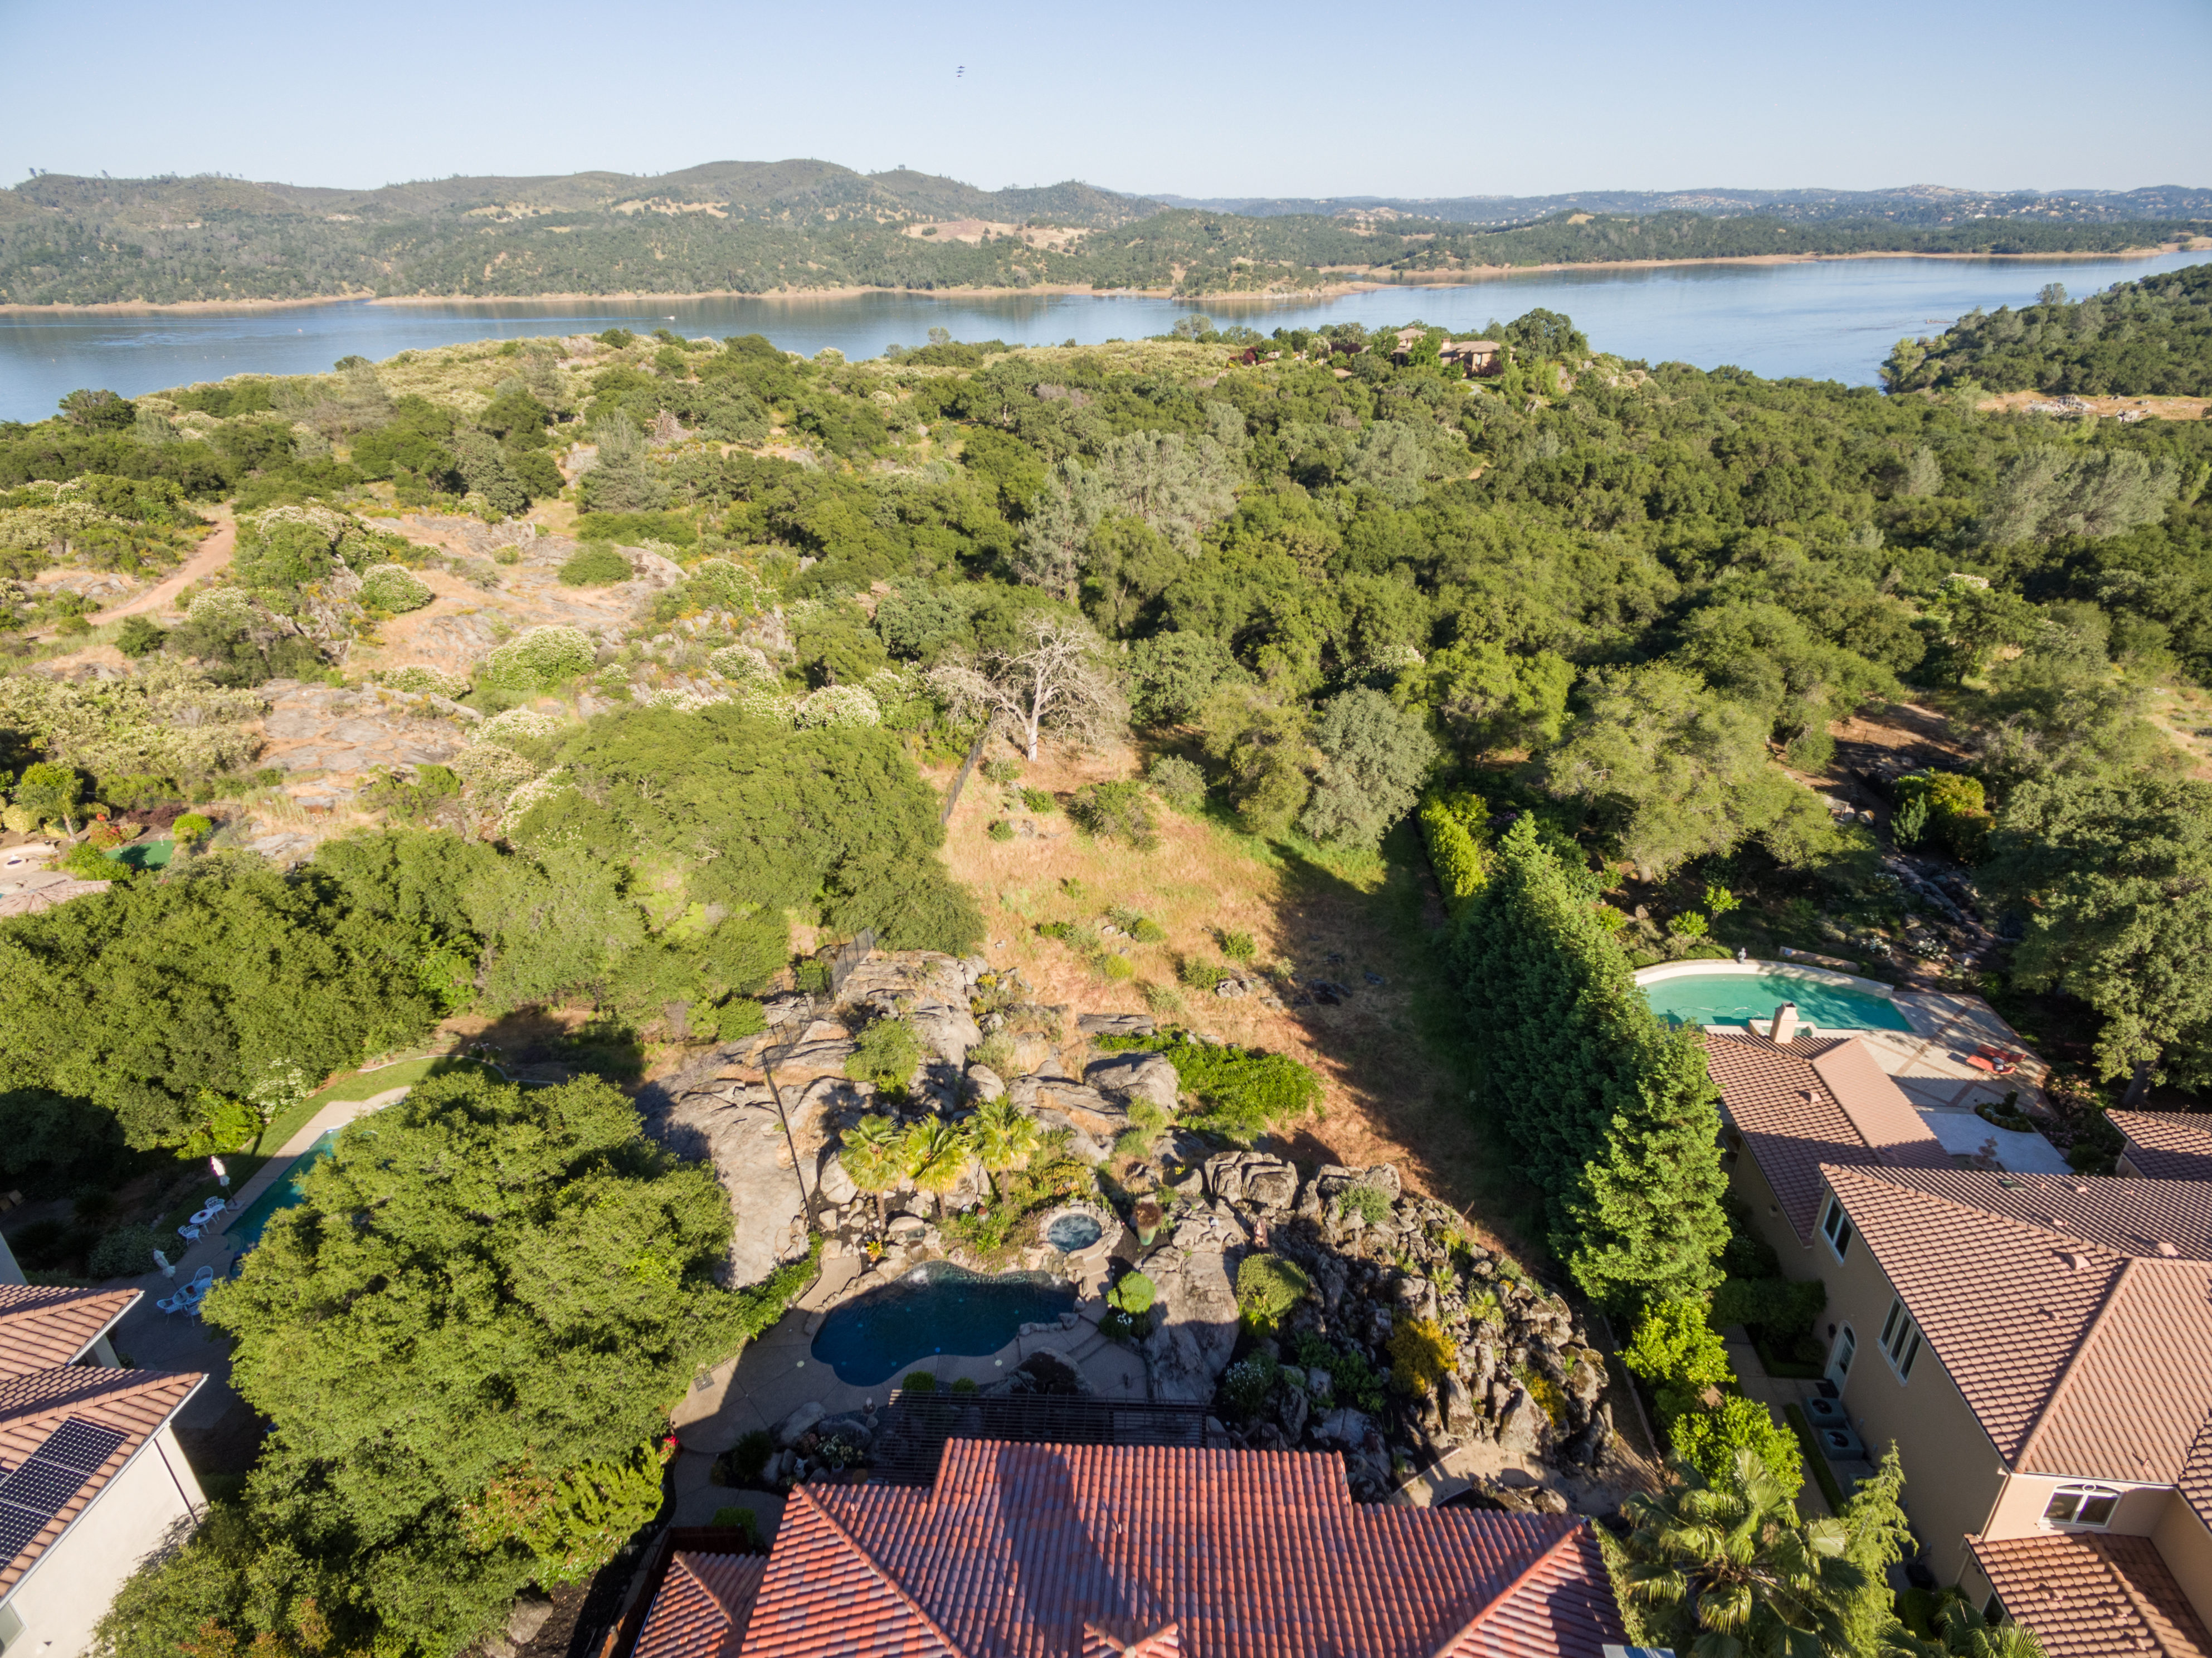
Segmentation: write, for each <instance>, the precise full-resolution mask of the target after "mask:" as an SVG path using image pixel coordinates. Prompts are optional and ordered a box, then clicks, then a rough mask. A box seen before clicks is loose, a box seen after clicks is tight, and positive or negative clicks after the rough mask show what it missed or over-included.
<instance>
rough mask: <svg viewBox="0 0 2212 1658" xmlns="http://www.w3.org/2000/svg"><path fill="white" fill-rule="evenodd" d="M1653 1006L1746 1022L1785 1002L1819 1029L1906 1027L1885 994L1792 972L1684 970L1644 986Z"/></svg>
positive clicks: (1662, 1012)
mask: <svg viewBox="0 0 2212 1658" xmlns="http://www.w3.org/2000/svg"><path fill="white" fill-rule="evenodd" d="M1644 996H1645V997H1646V998H1647V999H1649V1000H1650V1004H1651V1011H1653V1012H1654V1013H1656V1014H1657V1015H1658V1016H1659V1017H1661V1018H1662V1019H1664V1020H1666V1021H1667V1022H1668V1023H1670V1024H1744V1023H1747V1022H1748V1021H1750V1020H1752V1019H1771V1018H1772V1017H1774V1010H1775V1009H1776V1008H1778V1007H1779V1006H1780V1005H1782V1004H1783V1003H1784V1002H1795V1003H1796V1004H1797V1017H1798V1019H1799V1020H1800V1021H1801V1022H1802V1023H1806V1024H1809V1025H1812V1026H1814V1027H1815V1028H1816V1029H1821V1030H1910V1029H1912V1026H1911V1023H1910V1022H1909V1021H1908V1020H1907V1019H1906V1018H1905V1014H1904V1012H1903V1011H1902V1010H1900V1009H1899V1007H1898V1005H1897V1004H1896V1003H1895V1002H1893V1001H1892V1000H1891V999H1889V998H1888V997H1887V996H1877V995H1875V994H1874V993H1872V992H1870V991H1864V990H1857V989H1854V988H1853V987H1850V985H1839V984H1832V983H1829V982H1828V981H1825V980H1821V979H1812V978H1801V977H1799V976H1798V975H1796V974H1791V973H1685V974H1680V975H1673V976H1670V977H1668V978H1664V979H1655V980H1653V981H1651V982H1650V983H1648V984H1646V985H1645V986H1644Z"/></svg>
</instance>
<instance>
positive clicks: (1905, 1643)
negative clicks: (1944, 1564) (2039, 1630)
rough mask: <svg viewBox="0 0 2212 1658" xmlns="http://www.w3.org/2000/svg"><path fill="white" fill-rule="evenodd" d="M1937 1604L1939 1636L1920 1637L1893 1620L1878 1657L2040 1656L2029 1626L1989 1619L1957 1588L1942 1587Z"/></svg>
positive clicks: (1967, 1657)
mask: <svg viewBox="0 0 2212 1658" xmlns="http://www.w3.org/2000/svg"><path fill="white" fill-rule="evenodd" d="M1940 1606H1941V1609H1940V1610H1939V1611H1938V1612H1936V1627H1937V1628H1938V1629H1939V1630H1941V1631H1942V1634H1941V1635H1940V1636H1938V1637H1936V1638H1935V1639H1933V1640H1929V1639H1924V1638H1923V1637H1920V1636H1917V1635H1915V1634H1913V1633H1912V1632H1911V1631H1909V1630H1907V1629H1906V1628H1905V1625H1902V1624H1893V1625H1890V1627H1889V1628H1888V1629H1887V1631H1884V1632H1883V1635H1882V1641H1881V1650H1882V1658H2043V1643H2042V1641H2041V1640H2040V1639H2039V1638H2038V1637H2037V1636H2036V1633H2035V1631H2033V1630H2031V1629H2023V1628H2022V1627H2021V1625H2018V1624H1992V1623H1990V1621H1989V1620H1988V1619H1985V1618H1984V1617H1983V1616H1982V1614H1981V1613H1980V1612H1977V1611H1975V1610H1974V1608H1973V1607H1972V1606H1970V1605H1968V1604H1967V1602H1966V1596H1964V1595H1963V1594H1960V1593H1959V1591H1958V1590H1957V1589H1955V1588H1953V1589H1948V1590H1946V1591H1945V1592H1944V1599H1943V1600H1942V1602H1941V1603H1940Z"/></svg>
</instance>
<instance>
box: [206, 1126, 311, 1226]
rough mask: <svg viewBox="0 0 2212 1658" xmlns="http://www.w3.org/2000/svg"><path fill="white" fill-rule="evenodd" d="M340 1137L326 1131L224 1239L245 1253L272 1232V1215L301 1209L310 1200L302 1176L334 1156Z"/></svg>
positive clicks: (254, 1204)
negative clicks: (270, 1226) (230, 1241)
mask: <svg viewBox="0 0 2212 1658" xmlns="http://www.w3.org/2000/svg"><path fill="white" fill-rule="evenodd" d="M337 1137H338V1131H337V1129H335V1128H331V1129H325V1131H324V1132H323V1133H321V1134H320V1135H319V1136H318V1137H317V1139H316V1140H315V1143H314V1144H313V1145H311V1146H309V1147H308V1148H307V1150H306V1151H302V1152H301V1153H300V1155H299V1156H298V1157H295V1158H294V1159H293V1160H292V1166H291V1167H290V1168H289V1169H286V1170H285V1171H284V1175H283V1179H281V1180H279V1181H276V1183H275V1184H273V1185H272V1186H270V1188H269V1189H268V1190H267V1191H266V1192H264V1193H262V1194H261V1195H260V1196H259V1197H258V1198H256V1199H254V1200H253V1201H252V1203H251V1204H249V1205H248V1206H246V1212H245V1213H244V1214H242V1215H240V1217H239V1218H237V1219H236V1220H235V1221H234V1222H232V1223H231V1226H230V1230H228V1232H226V1233H225V1234H224V1235H223V1236H226V1237H229V1238H233V1239H235V1240H236V1241H237V1243H238V1247H239V1250H240V1253H241V1254H243V1253H244V1252H245V1251H246V1250H248V1249H251V1248H252V1247H253V1246H254V1245H255V1244H257V1243H258V1242H261V1235H262V1233H263V1232H264V1231H265V1230H268V1226H269V1218H270V1216H271V1215H273V1214H275V1213H276V1212H277V1211H278V1210H279V1209H293V1208H297V1207H298V1206H300V1205H301V1204H302V1203H305V1202H306V1201H307V1193H305V1192H303V1191H301V1189H300V1179H301V1175H305V1174H306V1173H307V1171H308V1170H309V1169H313V1167H314V1166H315V1165H316V1164H317V1163H320V1162H321V1161H322V1160H323V1159H324V1158H325V1157H329V1156H330V1155H331V1145H333V1144H334V1143H335V1142H336V1141H337Z"/></svg>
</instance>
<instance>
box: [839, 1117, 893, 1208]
mask: <svg viewBox="0 0 2212 1658" xmlns="http://www.w3.org/2000/svg"><path fill="white" fill-rule="evenodd" d="M837 1161H838V1162H839V1163H842V1165H843V1166H844V1169H845V1172H846V1174H848V1175H850V1176H851V1177H852V1181H853V1184H854V1185H855V1186H857V1187H860V1189H861V1190H862V1191H863V1192H866V1193H869V1194H870V1195H871V1196H872V1197H873V1198H874V1199H875V1200H876V1225H877V1228H878V1230H881V1228H882V1226H883V1224H884V1193H886V1192H888V1191H890V1189H891V1187H894V1186H896V1185H897V1184H898V1183H899V1181H902V1180H903V1179H905V1178H906V1143H905V1141H904V1139H902V1137H901V1135H900V1133H899V1132H898V1130H897V1129H896V1128H895V1127H892V1126H891V1120H890V1118H889V1117H886V1116H884V1114H882V1113H881V1112H871V1113H870V1114H868V1115H866V1116H865V1117H863V1118H861V1119H860V1121H859V1122H857V1123H855V1124H854V1126H853V1127H850V1128H848V1129H847V1130H846V1131H845V1133H844V1138H843V1139H842V1140H841V1141H840V1142H839V1144H838V1147H837Z"/></svg>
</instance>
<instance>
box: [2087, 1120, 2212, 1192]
mask: <svg viewBox="0 0 2212 1658" xmlns="http://www.w3.org/2000/svg"><path fill="white" fill-rule="evenodd" d="M2106 1115H2107V1116H2109V1117H2110V1118H2111V1119H2112V1127H2115V1128H2117V1129H2118V1130H2119V1131H2120V1133H2121V1134H2122V1135H2124V1137H2125V1138H2126V1139H2127V1142H2128V1161H2129V1162H2130V1163H2133V1164H2134V1165H2135V1170H2136V1173H2137V1174H2138V1175H2142V1177H2143V1178H2144V1179H2145V1180H2202V1181H2212V1112H2198V1111H2112V1112H2108V1113H2106Z"/></svg>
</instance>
